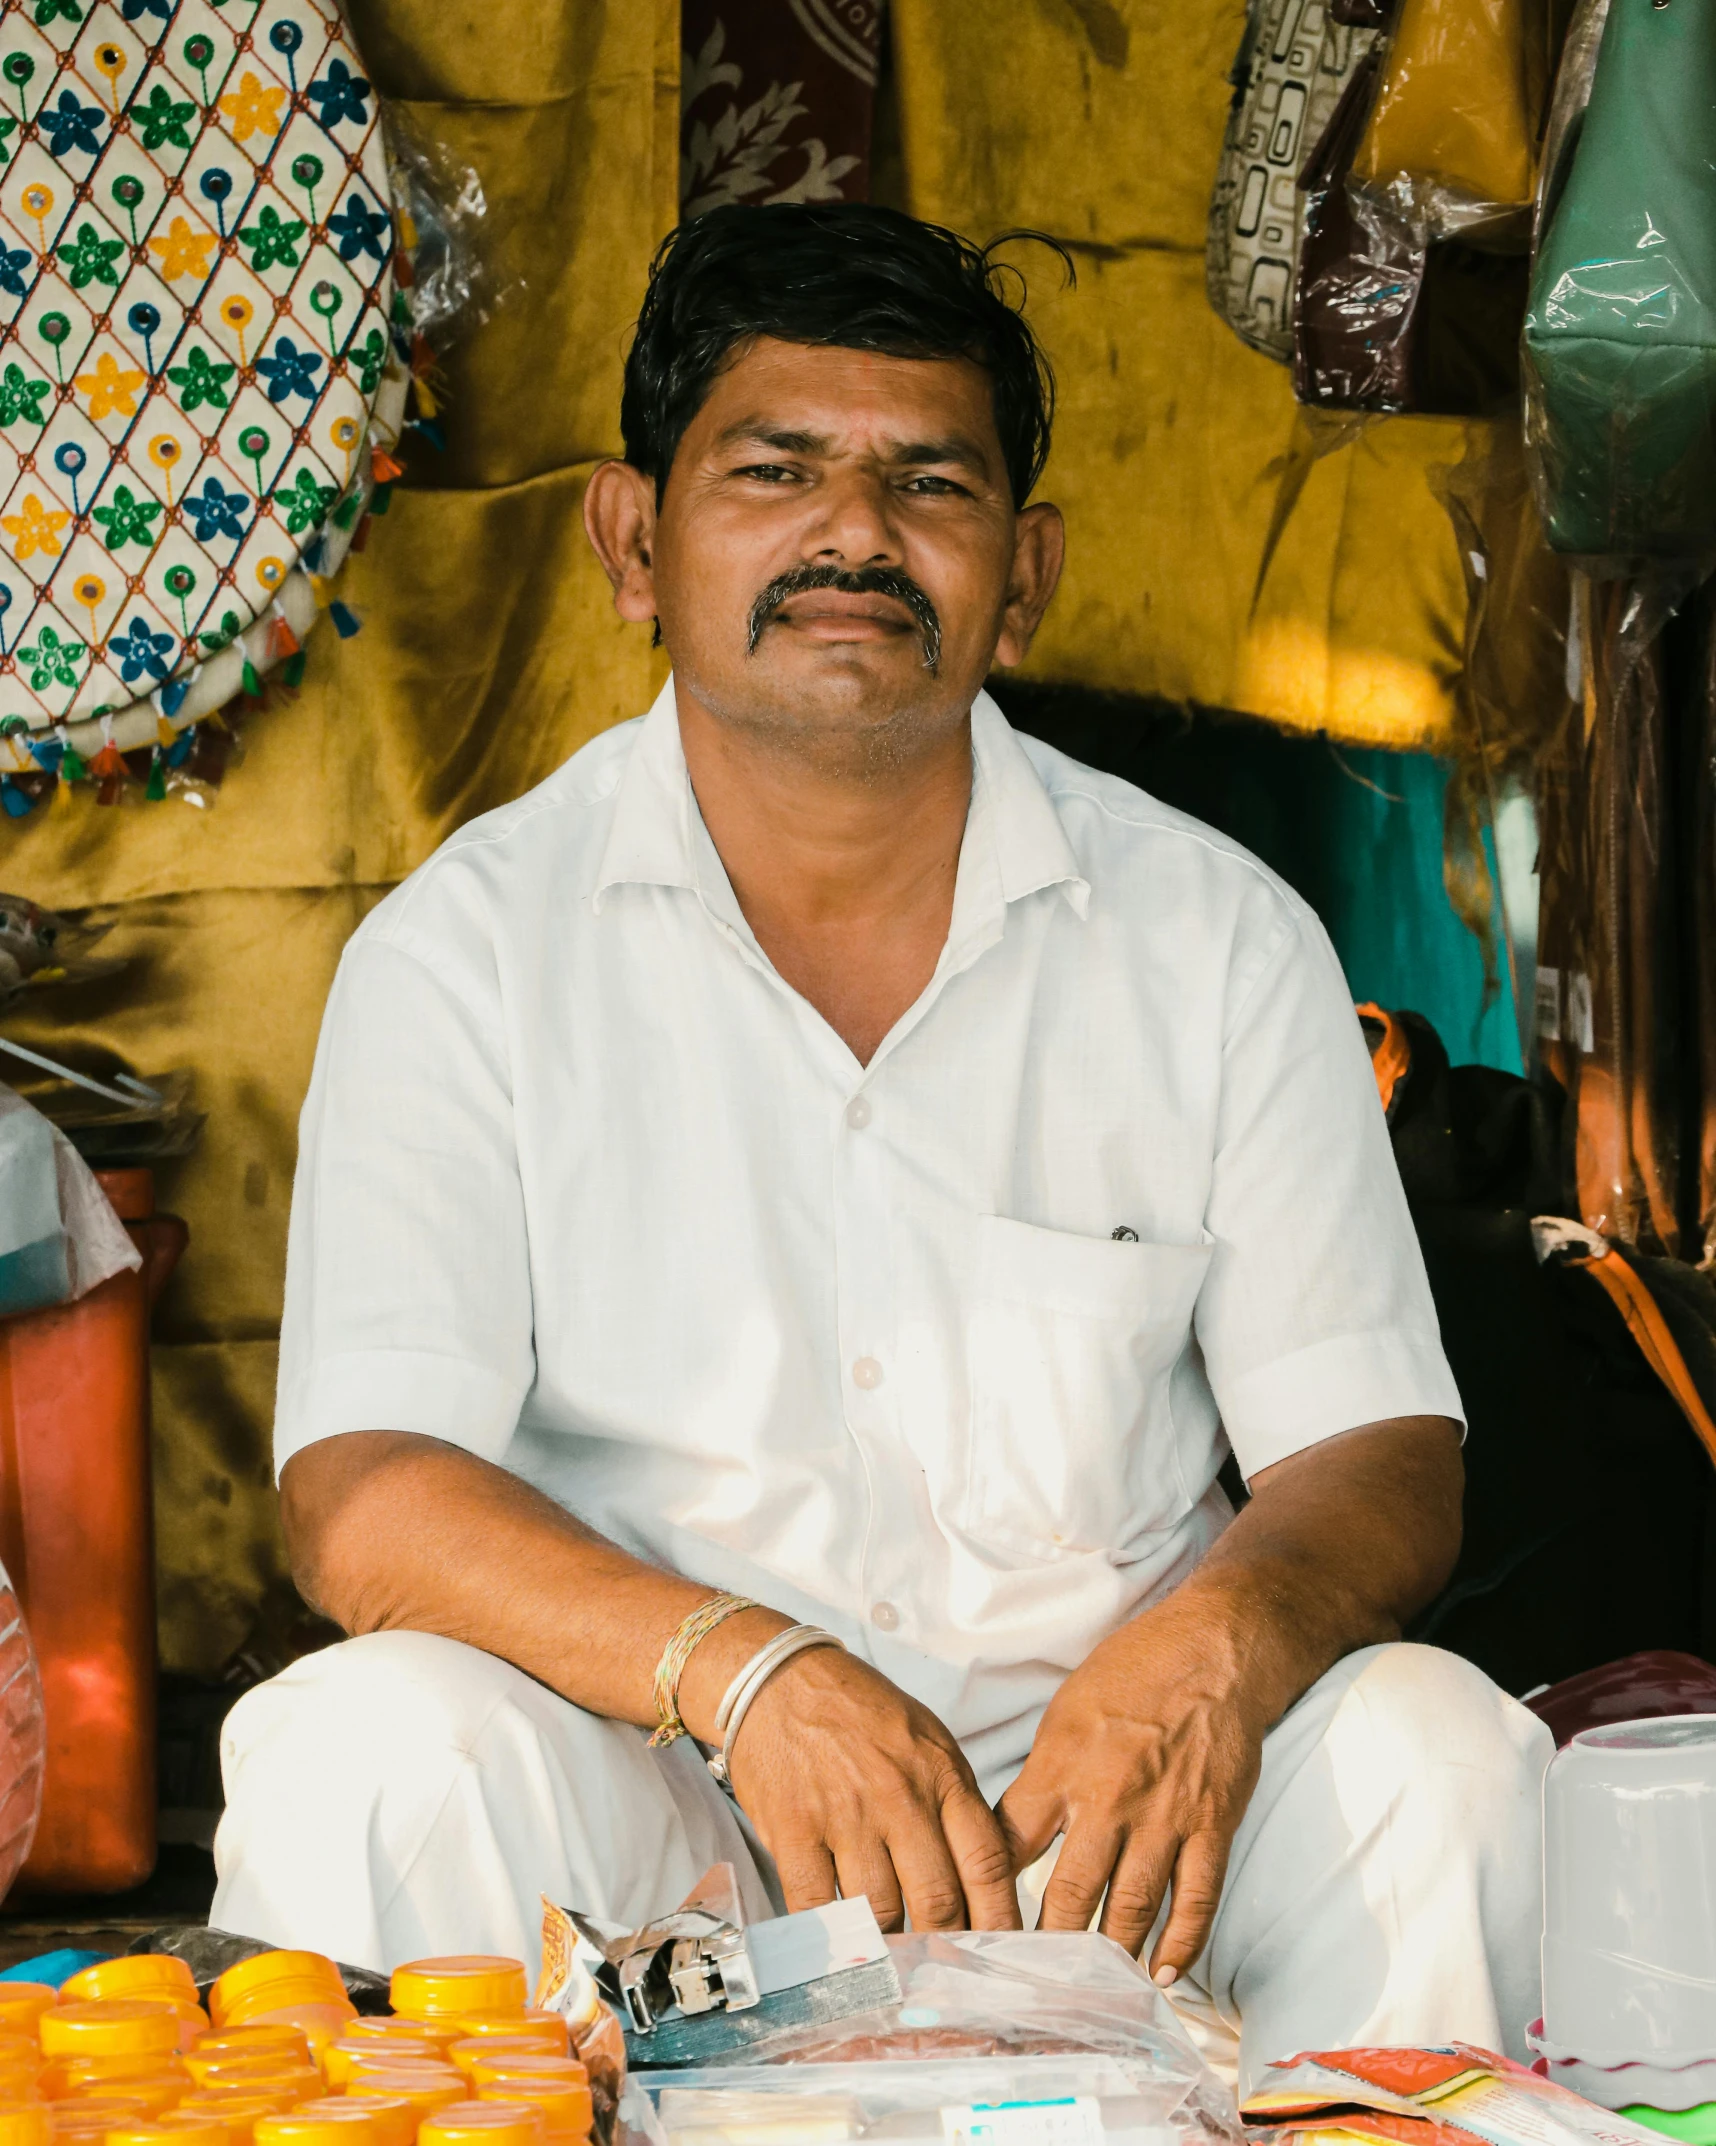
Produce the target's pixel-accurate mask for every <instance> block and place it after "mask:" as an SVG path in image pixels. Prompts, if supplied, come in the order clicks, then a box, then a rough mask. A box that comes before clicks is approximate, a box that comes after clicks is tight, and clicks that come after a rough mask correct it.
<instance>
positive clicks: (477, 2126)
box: [417, 2101, 548, 2146]
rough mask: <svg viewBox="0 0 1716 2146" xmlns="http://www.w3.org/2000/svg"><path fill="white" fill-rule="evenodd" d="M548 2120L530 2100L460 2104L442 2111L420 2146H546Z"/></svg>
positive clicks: (419, 2136)
mask: <svg viewBox="0 0 1716 2146" xmlns="http://www.w3.org/2000/svg"><path fill="white" fill-rule="evenodd" d="M547 2135H548V2120H547V2118H546V2117H545V2116H544V2115H543V2113H542V2111H541V2110H540V2109H539V2108H536V2107H535V2106H533V2104H532V2103H530V2102H528V2101H456V2102H454V2103H453V2104H452V2106H451V2107H450V2108H446V2109H438V2110H436V2112H435V2114H434V2115H433V2116H431V2117H430V2118H429V2120H428V2121H427V2122H426V2123H425V2124H424V2126H423V2128H422V2130H421V2131H419V2132H418V2134H417V2146H542V2141H543V2140H544V2139H545V2138H546V2137H547Z"/></svg>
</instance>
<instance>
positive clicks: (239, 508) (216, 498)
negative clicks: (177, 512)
mask: <svg viewBox="0 0 1716 2146" xmlns="http://www.w3.org/2000/svg"><path fill="white" fill-rule="evenodd" d="M249 505H250V501H249V499H248V498H247V497H246V496H245V494H244V493H243V492H240V491H238V490H237V489H236V488H235V489H234V490H232V491H230V492H229V491H228V490H227V489H226V487H225V486H224V485H223V484H222V483H221V481H220V479H219V478H218V477H211V478H209V480H208V481H207V483H206V484H205V485H204V486H203V496H202V497H201V499H192V498H187V499H186V501H185V512H186V513H187V514H194V515H195V516H196V518H197V526H196V530H195V532H194V533H195V536H196V540H197V542H198V543H199V544H208V543H211V542H212V541H213V540H214V539H215V538H216V537H217V536H220V537H231V538H232V539H233V541H234V542H235V543H236V542H237V541H238V539H239V538H240V537H241V536H243V534H244V510H245V509H246V508H247V507H248V506H249Z"/></svg>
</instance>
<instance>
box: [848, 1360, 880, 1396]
mask: <svg viewBox="0 0 1716 2146" xmlns="http://www.w3.org/2000/svg"><path fill="white" fill-rule="evenodd" d="M852 1383H853V1385H854V1386H862V1387H863V1389H864V1391H865V1392H866V1393H869V1392H870V1391H871V1389H872V1388H873V1387H876V1386H880V1385H881V1383H882V1367H881V1365H880V1364H879V1363H877V1361H876V1359H875V1358H874V1357H873V1356H860V1357H859V1359H858V1361H857V1362H856V1363H855V1364H854V1365H853V1366H852Z"/></svg>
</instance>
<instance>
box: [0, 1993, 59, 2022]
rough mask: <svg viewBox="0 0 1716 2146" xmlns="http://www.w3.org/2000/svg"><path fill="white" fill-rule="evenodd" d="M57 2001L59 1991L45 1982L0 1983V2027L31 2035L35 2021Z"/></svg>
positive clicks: (50, 2009)
mask: <svg viewBox="0 0 1716 2146" xmlns="http://www.w3.org/2000/svg"><path fill="white" fill-rule="evenodd" d="M59 2001H60V1993H59V1991H58V1990H56V1989H52V1988H50V1987H49V1985H48V1984H47V1983H46V1982H0V2027H9V2028H21V2029H22V2030H23V2031H24V2032H25V2033H27V2034H33V2033H34V2032H35V2027H36V2022H37V2020H38V2019H40V2018H41V2016H42V2014H43V2013H44V2012H51V2011H52V2010H53V2009H54V2007H55V2006H56V2005H57V2004H58V2003H59Z"/></svg>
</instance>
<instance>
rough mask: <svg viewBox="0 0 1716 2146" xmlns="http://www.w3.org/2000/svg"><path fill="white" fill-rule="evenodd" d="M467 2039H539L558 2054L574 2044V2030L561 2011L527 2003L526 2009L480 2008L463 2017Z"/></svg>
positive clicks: (564, 2052) (531, 2040) (546, 2047)
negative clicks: (489, 2009) (496, 2009)
mask: <svg viewBox="0 0 1716 2146" xmlns="http://www.w3.org/2000/svg"><path fill="white" fill-rule="evenodd" d="M459 2025H460V2026H461V2027H462V2028H463V2029H464V2030H465V2031H464V2033H463V2035H462V2036H461V2039H462V2040H464V2041H467V2042H501V2041H506V2042H535V2043H537V2044H538V2045H539V2046H540V2047H542V2048H544V2049H550V2050H552V2051H553V2052H554V2053H555V2055H556V2056H562V2057H563V2056H564V2055H565V2054H566V2052H567V2050H568V2049H570V2048H571V2046H572V2036H571V2031H570V2029H569V2028H568V2027H567V2025H566V2021H565V2020H564V2018H563V2017H562V2016H561V2015H560V2013H558V2012H539V2011H538V2010H537V2009H536V2008H535V2006H534V2005H527V2006H526V2007H525V2009H524V2010H523V2011H522V2012H477V2013H473V2014H472V2015H471V2016H470V2017H468V2018H465V2019H462V2020H460V2022H459Z"/></svg>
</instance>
